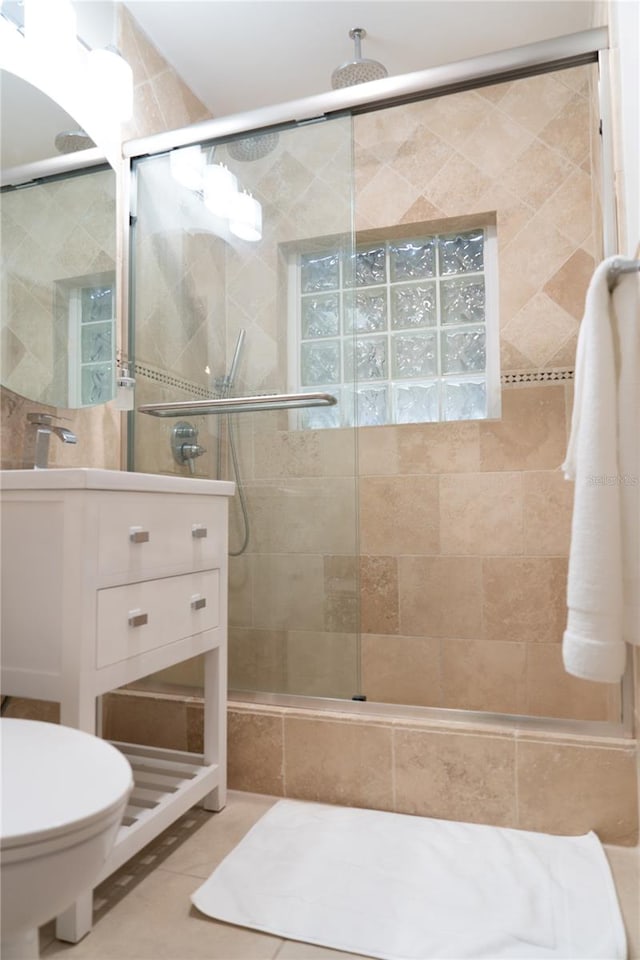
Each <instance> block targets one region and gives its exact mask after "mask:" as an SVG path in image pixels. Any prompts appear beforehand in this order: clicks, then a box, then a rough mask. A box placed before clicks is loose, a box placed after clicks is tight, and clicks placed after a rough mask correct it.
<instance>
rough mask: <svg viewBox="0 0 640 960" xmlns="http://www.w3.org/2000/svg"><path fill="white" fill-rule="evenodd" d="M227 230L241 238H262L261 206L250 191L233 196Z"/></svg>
mask: <svg viewBox="0 0 640 960" xmlns="http://www.w3.org/2000/svg"><path fill="white" fill-rule="evenodd" d="M229 230H230V231H231V233H233V234H235V236H236V237H240V239H241V240H248V241H250V242H251V243H255V242H256V241H258V240H262V207H261V205H260V203H259V202H258V201H257V200H256V198H255V197H252V196H251V194H250V193H238V194H237V195H236V197H235V198H234V202H233V209H232V210H231V212H230V214H229Z"/></svg>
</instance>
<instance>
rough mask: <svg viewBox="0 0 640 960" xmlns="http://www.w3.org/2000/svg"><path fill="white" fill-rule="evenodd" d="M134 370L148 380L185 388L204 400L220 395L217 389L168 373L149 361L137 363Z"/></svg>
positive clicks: (137, 374) (167, 385) (181, 388)
mask: <svg viewBox="0 0 640 960" xmlns="http://www.w3.org/2000/svg"><path fill="white" fill-rule="evenodd" d="M134 370H135V373H136V376H139V377H146V379H147V380H153V381H154V382H155V383H161V384H162V385H163V386H166V387H175V388H176V389H177V390H184V391H185V392H186V393H189V394H191V396H196V397H201V398H202V399H203V400H214V399H215V398H216V397H217V396H218V394H217V393H216V392H215V390H207V388H206V387H203V386H202V384H199V383H194V382H193V381H192V380H183V379H182V378H181V377H175V376H174V375H173V374H172V373H167V371H166V370H160V369H159V368H158V367H152V366H150V365H149V364H148V363H135V364H134Z"/></svg>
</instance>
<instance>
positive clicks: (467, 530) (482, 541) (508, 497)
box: [440, 424, 522, 636]
mask: <svg viewBox="0 0 640 960" xmlns="http://www.w3.org/2000/svg"><path fill="white" fill-rule="evenodd" d="M483 426H484V424H483ZM440 548H441V550H442V553H443V554H458V555H466V556H468V555H471V556H482V555H483V554H486V553H487V551H488V550H490V551H491V552H492V553H494V554H521V553H522V475H521V474H519V473H465V474H444V475H443V476H441V477H440ZM453 636H455V634H453Z"/></svg>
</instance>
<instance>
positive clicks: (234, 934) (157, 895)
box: [43, 868, 282, 960]
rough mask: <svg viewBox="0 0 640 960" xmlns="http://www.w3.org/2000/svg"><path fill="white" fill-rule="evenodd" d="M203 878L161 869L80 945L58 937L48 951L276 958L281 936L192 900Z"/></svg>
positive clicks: (138, 957)
mask: <svg viewBox="0 0 640 960" xmlns="http://www.w3.org/2000/svg"><path fill="white" fill-rule="evenodd" d="M201 882H202V881H201V880H200V878H196V877H189V876H182V875H181V874H175V873H170V872H169V871H167V870H164V869H161V868H159V869H157V870H155V871H154V872H153V873H151V874H150V875H149V876H147V877H145V878H144V879H143V880H142V881H141V882H140V883H139V884H138V885H137V886H136V887H135V888H134V889H132V890H131V891H130V892H129V893H128V894H127V896H126V897H124V898H123V899H122V900H121V901H120V902H119V903H118V904H116V905H115V906H114V907H113V909H112V910H110V911H109V912H108V913H107V914H105V916H103V917H102V919H100V920H99V921H98V923H96V925H95V926H94V928H93V930H92V931H91V934H90V936H88V937H86V938H85V939H84V940H81V941H80V943H78V944H76V945H75V946H69V944H67V943H65V944H63V943H61V942H60V941H57V940H55V941H53V943H51V944H50V945H49V946H48V947H46V949H45V951H44V954H43V956H44V957H56V956H65V957H70V958H75V957H86V958H92V960H119V958H130V960H157V958H158V957H167V958H178V957H193V958H194V960H196V958H202V960H205V958H206V960H271V958H273V957H274V956H275V955H276V953H277V950H278V949H279V947H280V945H281V943H282V941H281V940H280V939H279V938H278V937H272V936H269V935H267V934H263V933H257V932H256V931H252V930H247V929H244V928H243V927H235V926H232V925H230V924H226V923H218V922H217V921H214V920H211V919H209V918H208V917H205V916H204V914H202V913H200V912H199V911H198V910H196V909H195V907H192V906H191V901H190V897H191V894H192V893H194V891H195V890H197V888H198V887H199V886H200V885H201Z"/></svg>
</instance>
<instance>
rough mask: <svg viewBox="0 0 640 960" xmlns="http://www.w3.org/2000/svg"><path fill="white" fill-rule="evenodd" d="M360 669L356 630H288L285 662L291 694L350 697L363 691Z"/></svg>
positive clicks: (286, 685)
mask: <svg viewBox="0 0 640 960" xmlns="http://www.w3.org/2000/svg"><path fill="white" fill-rule="evenodd" d="M359 669H360V657H359V649H358V635H357V634H356V633H355V632H353V633H329V632H327V631H324V632H318V633H314V632H313V631H310V630H299V631H295V630H290V631H288V633H287V645H286V663H285V677H286V681H285V689H286V691H287V692H288V693H293V694H299V695H301V696H307V697H339V698H343V699H346V700H350V699H351V697H353V696H354V695H355V694H357V693H359V689H358V673H359Z"/></svg>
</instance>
